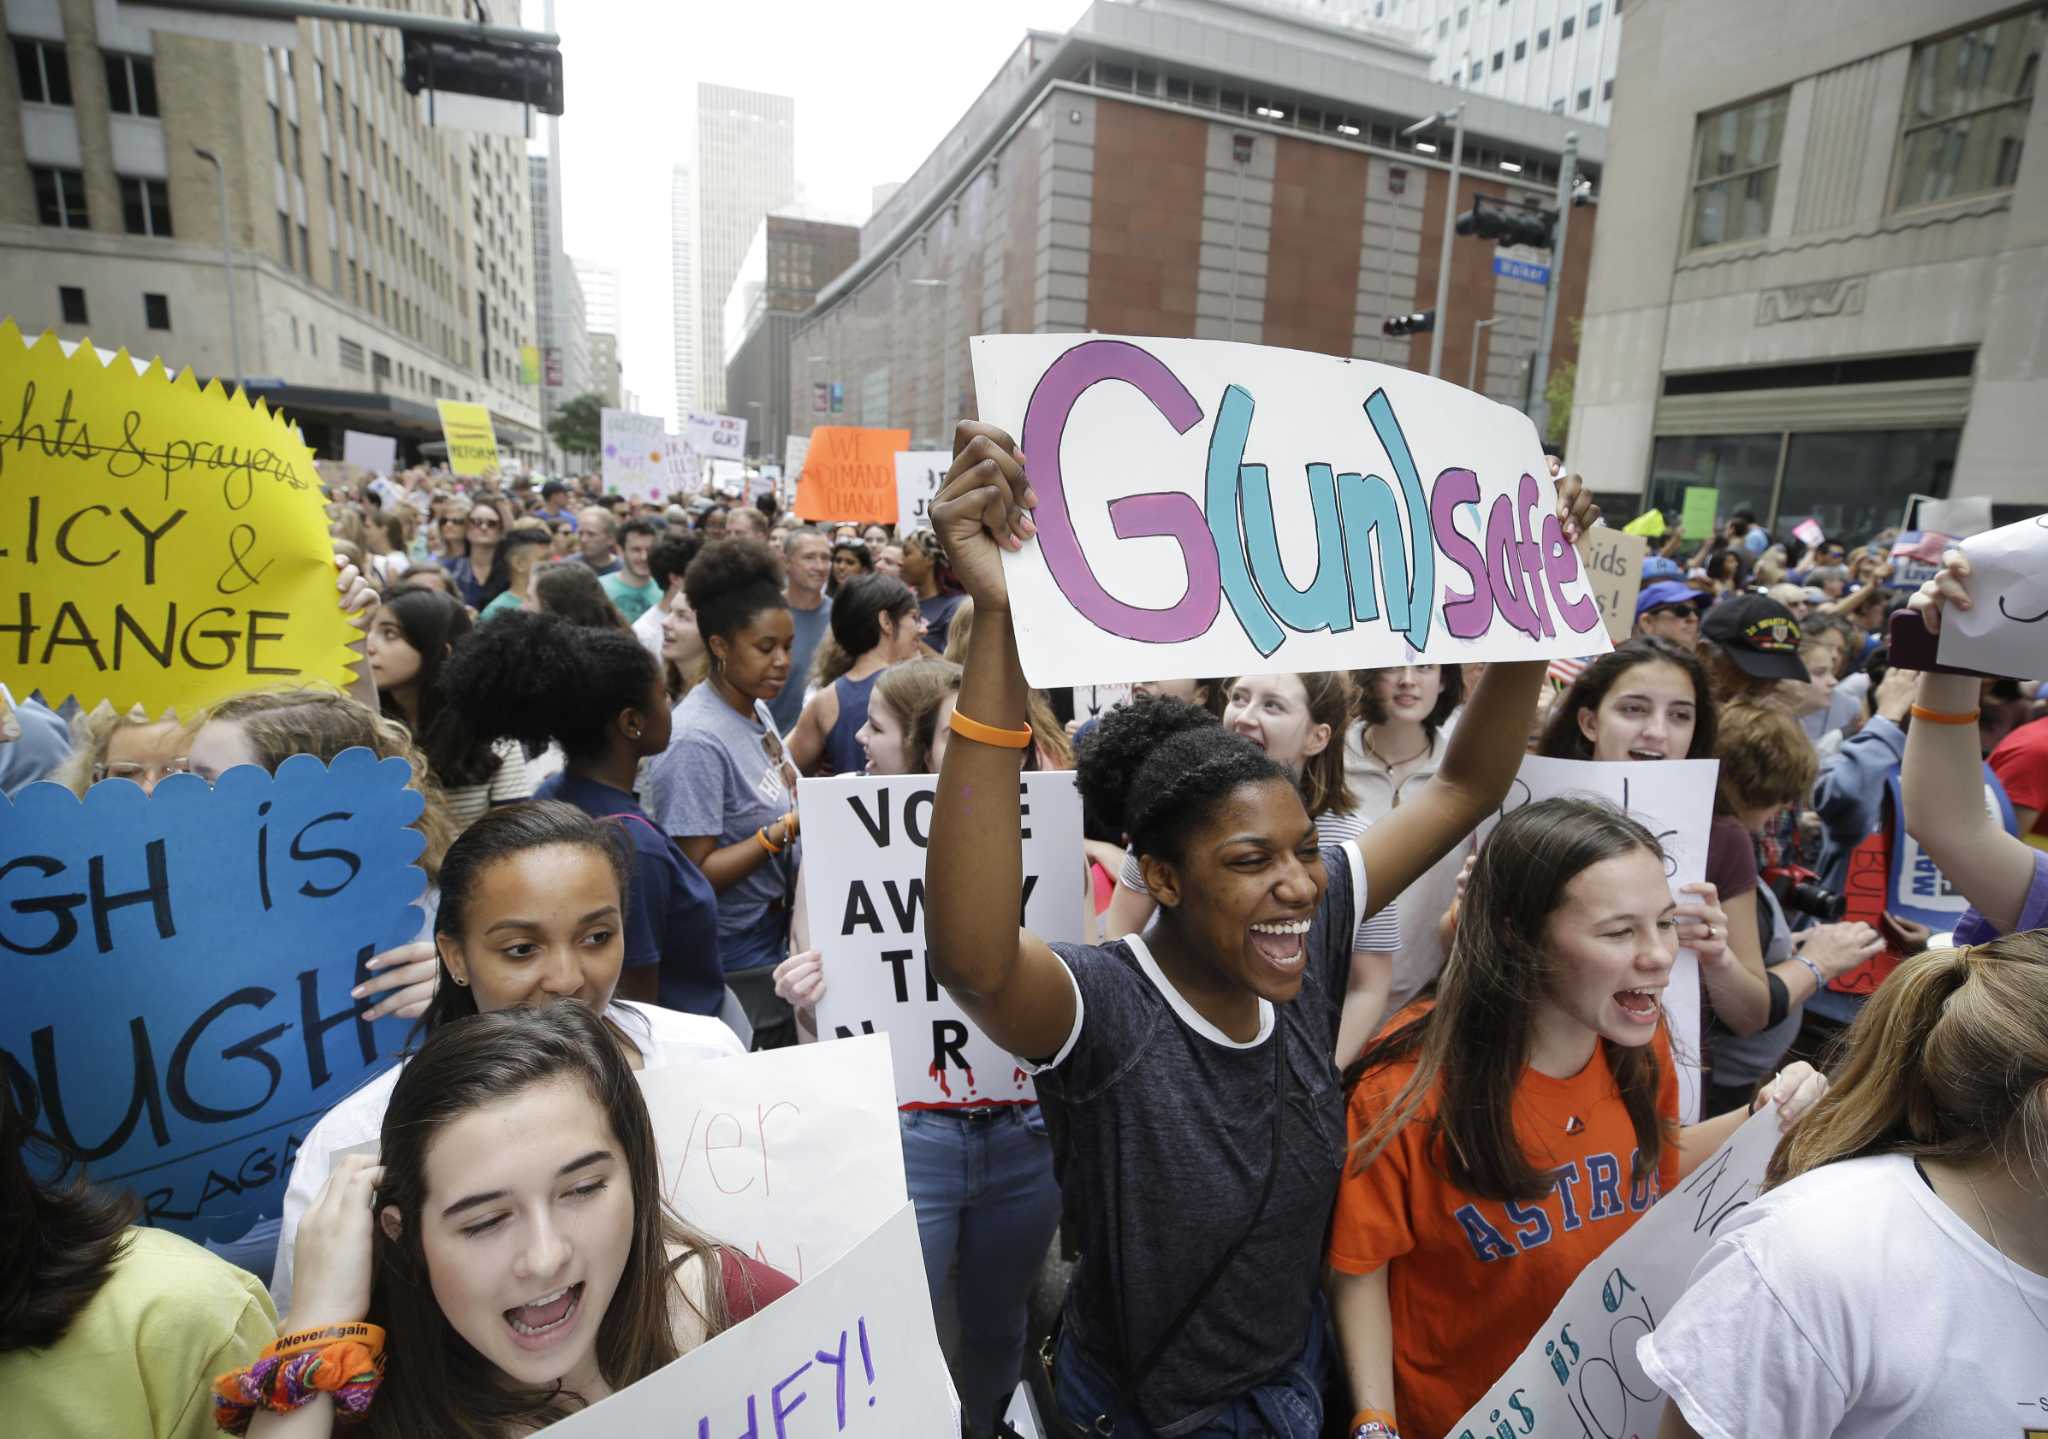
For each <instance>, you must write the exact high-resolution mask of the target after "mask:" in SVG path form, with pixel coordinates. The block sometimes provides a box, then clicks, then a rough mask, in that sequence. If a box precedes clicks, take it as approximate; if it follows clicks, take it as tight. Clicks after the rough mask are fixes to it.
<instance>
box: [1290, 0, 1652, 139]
mask: <svg viewBox="0 0 2048 1439" xmlns="http://www.w3.org/2000/svg"><path fill="white" fill-rule="evenodd" d="M1293 3H1295V4H1298V5H1310V4H1315V3H1316V0H1293ZM1644 3H1647V0H1631V3H1629V4H1627V5H1624V4H1623V3H1622V0H1337V3H1336V4H1335V5H1333V6H1330V7H1327V8H1324V7H1320V6H1319V7H1318V13H1320V14H1325V15H1328V16H1330V18H1332V19H1336V20H1341V21H1343V22H1344V23H1346V24H1353V25H1365V26H1372V27H1376V28H1387V29H1391V30H1393V31H1395V32H1396V33H1399V34H1402V35H1404V36H1407V37H1411V38H1412V39H1413V41H1414V43H1415V44H1417V45H1420V46H1421V47H1422V48H1424V49H1426V50H1428V51H1429V52H1430V56H1431V59H1430V65H1429V76H1430V78H1431V79H1432V80H1436V81H1440V82H1441V83H1443V84H1446V85H1456V86H1459V87H1461V88H1463V89H1467V90H1473V91H1476V92H1478V93H1479V94H1481V95H1495V96H1498V97H1499V98H1501V99H1503V100H1512V101H1514V102H1515V103H1516V104H1517V105H1527V106H1529V107H1530V108H1532V109H1537V110H1548V111H1550V112H1551V113H1552V114H1554V115H1569V116H1571V117H1572V118H1574V119H1585V120H1590V121H1592V122H1593V123H1594V124H1596V125H1605V124H1608V123H1609V122H1610V118H1611V116H1612V114H1613V111H1614V76H1615V69H1616V66H1617V64H1618V62H1619V58H1620V54H1621V23H1622V12H1623V11H1624V9H1626V10H1629V11H1633V10H1634V9H1635V7H1636V6H1637V5H1640V4H1644Z"/></svg>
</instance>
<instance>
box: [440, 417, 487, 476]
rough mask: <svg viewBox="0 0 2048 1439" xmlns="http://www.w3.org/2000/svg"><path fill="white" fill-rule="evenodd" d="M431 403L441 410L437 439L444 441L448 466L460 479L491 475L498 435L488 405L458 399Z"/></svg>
mask: <svg viewBox="0 0 2048 1439" xmlns="http://www.w3.org/2000/svg"><path fill="white" fill-rule="evenodd" d="M434 406H435V408H436V409H438V410H439V411H440V412H441V438H442V439H444V440H446V441H447V442H448V468H449V469H450V470H453V471H454V472H455V473H456V474H458V475H461V476H462V477H463V478H464V479H476V478H479V477H481V476H483V475H489V474H495V473H496V472H497V469H498V435H497V432H496V431H495V430H493V429H492V428H491V412H490V409H489V407H488V406H485V405H472V404H465V403H464V402H462V401H460V400H436V401H434Z"/></svg>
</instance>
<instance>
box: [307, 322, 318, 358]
mask: <svg viewBox="0 0 2048 1439" xmlns="http://www.w3.org/2000/svg"><path fill="white" fill-rule="evenodd" d="M306 349H307V351H308V352H309V353H311V354H314V355H318V354H319V353H320V328H319V326H317V325H308V326H306Z"/></svg>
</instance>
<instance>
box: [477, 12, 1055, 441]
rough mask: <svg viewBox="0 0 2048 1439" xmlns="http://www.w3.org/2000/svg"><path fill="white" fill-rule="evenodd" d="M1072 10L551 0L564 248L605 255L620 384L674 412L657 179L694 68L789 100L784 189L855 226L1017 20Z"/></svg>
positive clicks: (1051, 20)
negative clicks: (792, 108)
mask: <svg viewBox="0 0 2048 1439" xmlns="http://www.w3.org/2000/svg"><path fill="white" fill-rule="evenodd" d="M1087 7H1088V0H681V3H674V0H661V3H656V0H557V3H556V6H555V29H556V31H557V33H559V34H560V35H561V37H562V55H563V65H564V69H565V76H564V88H565V92H566V93H565V109H564V112H563V115H562V119H561V130H562V172H563V183H562V198H563V229H564V232H565V234H564V248H565V249H567V250H568V252H569V253H570V254H572V255H575V256H578V257H580V258H585V259H590V260H596V261H600V262H603V263H608V264H613V265H616V266H618V267H619V271H620V277H619V307H620V314H621V318H620V327H621V328H622V329H623V330H624V331H625V333H624V335H623V336H622V337H621V342H620V343H621V349H622V351H623V359H624V362H625V386H626V388H628V389H630V390H632V391H634V392H635V393H636V394H637V395H638V396H639V403H640V409H641V411H642V412H643V413H645V414H650V415H667V416H668V417H669V418H670V419H671V420H674V419H675V418H676V417H675V416H674V415H672V414H670V411H671V410H672V409H673V408H674V403H675V383H674V377H673V374H672V368H673V363H672V356H673V344H672V340H671V335H670V330H671V326H670V314H671V311H670V307H669V176H670V171H671V167H672V166H674V165H675V164H676V162H678V161H692V160H693V159H694V150H695V141H694V136H693V135H692V134H691V125H692V117H693V116H694V114H695V104H696V92H695V88H694V87H695V84H696V82H697V81H699V80H709V81H714V82H717V83H720V84H727V85H738V86H742V87H745V88H747V89H750V90H767V91H771V92H773V93H776V94H782V95H790V96H793V97H795V100H796V137H797V150H796V174H797V183H798V185H799V187H800V190H801V196H800V198H801V200H802V202H803V203H805V204H807V205H810V206H812V207H814V208H815V209H817V210H819V211H820V212H821V213H824V214H826V215H829V216H830V217H831V218H834V219H840V220H846V221H850V222H858V221H861V220H865V219H866V218H867V216H868V209H869V197H870V195H871V193H872V191H873V188H874V186H876V185H878V184H881V183H883V182H885V181H890V180H899V181H900V180H904V179H907V178H908V177H909V176H910V173H911V172H912V171H913V170H915V169H916V168H917V166H918V165H919V164H920V163H921V162H922V161H923V160H924V158H925V156H926V155H928V154H930V153H931V151H932V149H933V148H934V147H935V146H936V145H937V144H938V142H939V140H940V139H941V138H942V137H943V136H944V135H945V133H946V131H947V130H948V129H950V128H951V127H952V125H953V123H954V121H956V120H958V119H959V118H960V115H961V114H962V113H963V112H964V111H965V110H966V108H967V106H968V105H969V104H971V103H972V102H973V100H974V97H975V96H976V95H978V94H980V93H981V91H982V89H983V88H984V87H985V86H986V85H987V83H988V82H989V80H990V79H991V78H992V77H993V76H994V75H995V73H996V70H997V67H999V66H1000V65H1001V64H1002V62H1003V60H1004V59H1005V58H1006V57H1007V56H1008V55H1009V54H1010V52H1011V51H1012V50H1013V49H1015V48H1016V46H1017V45H1018V44H1019V43H1020V42H1021V41H1022V40H1023V38H1024V32H1025V31H1026V30H1029V29H1034V28H1035V29H1042V30H1061V31H1063V30H1065V29H1067V28H1068V27H1069V26H1070V25H1072V24H1073V22H1074V21H1075V20H1076V19H1078V18H1079V17H1080V15H1081V14H1082V12H1083V11H1084V10H1086V9H1087ZM491 9H492V12H493V15H494V16H498V15H506V14H508V13H509V11H510V7H509V6H504V7H501V6H495V5H494V6H492V7H491ZM522 13H523V14H524V17H525V23H526V24H527V25H529V26H531V27H533V28H536V29H537V28H540V26H541V23H542V0H522ZM536 128H537V129H539V130H540V134H541V135H542V136H544V135H545V130H544V129H543V128H540V127H536ZM536 148H544V147H543V146H537V147H536Z"/></svg>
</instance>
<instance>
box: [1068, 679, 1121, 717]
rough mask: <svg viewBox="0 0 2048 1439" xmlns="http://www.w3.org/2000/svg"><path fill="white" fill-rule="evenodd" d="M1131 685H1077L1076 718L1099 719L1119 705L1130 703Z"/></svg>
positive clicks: (1075, 691) (1075, 693)
mask: <svg viewBox="0 0 2048 1439" xmlns="http://www.w3.org/2000/svg"><path fill="white" fill-rule="evenodd" d="M1130 701H1131V687H1130V686H1129V685H1075V686H1074V718H1075V719H1077V720H1091V719H1099V718H1101V717H1102V715H1103V714H1105V713H1106V712H1107V711H1109V710H1113V709H1115V708H1116V707H1117V706H1118V705H1121V704H1129V703H1130Z"/></svg>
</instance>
